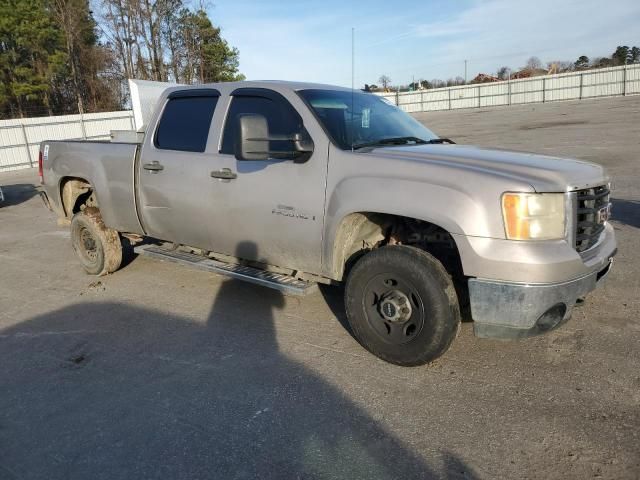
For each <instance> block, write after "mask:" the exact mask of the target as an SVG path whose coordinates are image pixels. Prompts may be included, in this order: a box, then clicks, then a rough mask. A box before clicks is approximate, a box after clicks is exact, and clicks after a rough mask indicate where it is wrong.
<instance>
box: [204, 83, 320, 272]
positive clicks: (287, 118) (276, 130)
mask: <svg viewBox="0 0 640 480" xmlns="http://www.w3.org/2000/svg"><path fill="white" fill-rule="evenodd" d="M284 95H287V97H288V98H285V96H284ZM294 105H295V107H294ZM244 113H257V114H261V115H264V116H265V117H266V119H267V122H268V126H269V135H290V134H292V133H299V132H300V131H302V129H305V130H306V133H308V135H309V136H310V137H311V139H312V140H313V142H314V152H313V153H312V155H311V157H310V158H309V159H308V160H307V161H306V162H304V163H300V162H296V161H294V160H293V159H286V160H283V159H278V158H269V160H267V161H239V160H236V158H235V156H234V154H235V150H234V148H235V145H234V143H235V142H234V140H235V137H236V131H237V128H238V116H239V115H240V114H244ZM269 149H270V151H272V152H278V151H288V150H291V144H290V143H287V142H282V141H273V142H270V147H269ZM276 156H277V155H276ZM214 158H215V162H214V163H215V167H214V168H213V170H214V172H212V178H211V179H210V180H211V181H213V182H214V188H212V189H211V206H212V209H213V210H212V215H213V218H214V221H213V223H212V227H213V231H212V234H211V235H212V239H213V240H214V248H213V249H214V250H216V251H219V252H223V253H227V254H230V255H235V256H238V257H242V258H248V259H250V260H258V261H262V262H265V263H269V264H272V265H278V266H282V267H287V268H294V269H299V270H303V271H307V272H318V271H319V269H320V257H321V240H322V225H323V218H324V201H325V183H326V175H327V162H328V139H327V136H326V134H324V132H323V131H322V129H321V127H320V125H319V124H318V122H317V121H316V120H315V118H314V117H313V116H312V114H311V112H309V110H308V109H307V107H306V106H305V105H304V103H303V102H302V100H301V99H300V98H299V97H298V96H297V95H296V94H295V93H293V92H284V93H283V94H280V93H278V92H275V91H273V90H270V89H264V88H240V89H237V90H235V91H233V92H232V93H231V97H230V104H229V106H228V109H227V115H226V119H225V121H224V127H223V131H222V138H221V142H220V148H219V151H218V153H217V154H215V155H214Z"/></svg>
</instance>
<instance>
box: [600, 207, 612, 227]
mask: <svg viewBox="0 0 640 480" xmlns="http://www.w3.org/2000/svg"><path fill="white" fill-rule="evenodd" d="M609 217H611V204H610V203H608V204H607V205H606V206H604V207H602V208H601V209H600V210H598V223H600V224H602V223H605V222H606V221H607V220H609Z"/></svg>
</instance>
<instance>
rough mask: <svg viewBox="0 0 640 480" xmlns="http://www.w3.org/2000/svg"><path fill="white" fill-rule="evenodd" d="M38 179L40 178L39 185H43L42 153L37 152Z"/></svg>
mask: <svg viewBox="0 0 640 480" xmlns="http://www.w3.org/2000/svg"><path fill="white" fill-rule="evenodd" d="M38 177H40V185H44V175H43V174H42V152H38Z"/></svg>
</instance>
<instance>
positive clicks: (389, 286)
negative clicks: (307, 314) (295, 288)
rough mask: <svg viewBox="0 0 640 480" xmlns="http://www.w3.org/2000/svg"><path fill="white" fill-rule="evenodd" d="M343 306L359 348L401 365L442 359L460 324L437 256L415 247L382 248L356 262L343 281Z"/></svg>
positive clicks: (455, 300)
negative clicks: (345, 280) (344, 283)
mask: <svg viewBox="0 0 640 480" xmlns="http://www.w3.org/2000/svg"><path fill="white" fill-rule="evenodd" d="M345 307H346V311H347V318H348V320H349V324H350V325H351V328H352V329H353V333H354V335H355V337H356V339H357V340H358V341H359V342H360V344H361V345H362V346H363V347H364V348H366V349H367V350H369V351H370V352H371V353H373V354H374V355H376V356H377V357H379V358H381V359H383V360H385V361H387V362H390V363H395V364H397V365H403V366H415V365H423V364H425V363H428V362H431V361H433V360H435V359H436V358H438V357H440V356H441V355H443V354H444V353H445V352H446V351H447V350H448V349H449V347H450V346H451V343H452V342H453V339H454V338H455V337H456V335H457V333H458V329H459V326H460V307H459V304H458V297H457V295H456V291H455V288H454V286H453V282H452V281H451V278H450V276H449V274H448V273H447V271H446V270H445V268H444V267H443V266H442V264H441V263H440V262H439V261H438V260H437V259H436V258H434V257H433V256H432V255H430V254H429V253H427V252H425V251H423V250H419V249H417V248H414V247H407V246H386V247H381V248H378V249H376V250H373V251H372V252H369V253H367V254H366V255H364V256H363V257H362V258H360V260H358V262H357V263H356V264H355V265H354V267H353V269H352V270H351V272H350V273H349V277H348V278H347V284H346V288H345Z"/></svg>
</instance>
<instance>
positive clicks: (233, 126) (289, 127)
mask: <svg viewBox="0 0 640 480" xmlns="http://www.w3.org/2000/svg"><path fill="white" fill-rule="evenodd" d="M242 113H258V114H260V115H263V116H264V117H265V118H266V119H267V122H268V124H269V135H291V134H294V133H300V132H301V131H302V129H303V127H302V119H301V118H300V115H298V112H296V111H295V110H294V108H293V107H292V106H291V105H290V104H289V103H288V102H286V101H285V100H277V99H273V100H272V99H270V98H266V97H250V96H235V97H232V100H231V105H230V107H229V113H228V114H227V120H226V121H225V124H224V134H223V136H222V148H221V149H220V153H227V154H230V155H233V154H234V153H235V152H234V142H235V138H236V131H237V130H238V115H240V114H242ZM269 150H271V151H272V152H289V151H290V150H291V142H288V141H282V140H276V141H271V142H270V145H269Z"/></svg>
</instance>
